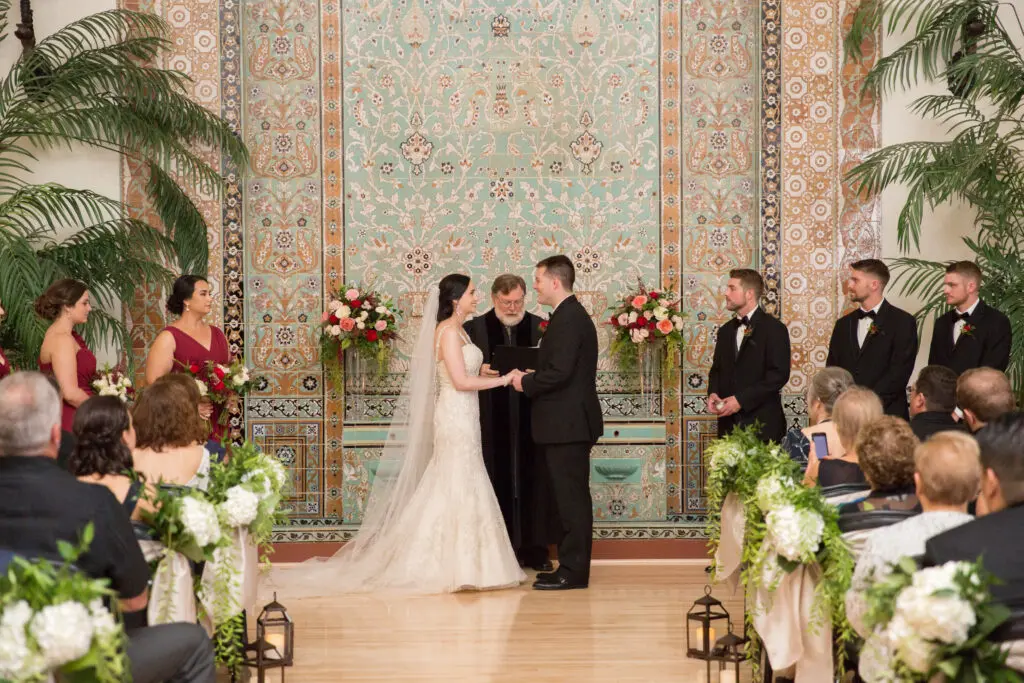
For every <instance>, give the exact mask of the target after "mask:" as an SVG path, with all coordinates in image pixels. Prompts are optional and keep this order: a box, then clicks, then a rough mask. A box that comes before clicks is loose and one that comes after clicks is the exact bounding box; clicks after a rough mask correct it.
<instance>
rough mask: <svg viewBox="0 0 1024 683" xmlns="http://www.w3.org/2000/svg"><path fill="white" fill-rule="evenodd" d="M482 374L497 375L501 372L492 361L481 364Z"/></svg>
mask: <svg viewBox="0 0 1024 683" xmlns="http://www.w3.org/2000/svg"><path fill="white" fill-rule="evenodd" d="M480 374H481V375H482V376H484V377H497V376H498V375H499V374H500V373H499V372H498V371H497V370H495V369H494V368H492V367H491V364H490V363H484V364H483V365H481V366H480Z"/></svg>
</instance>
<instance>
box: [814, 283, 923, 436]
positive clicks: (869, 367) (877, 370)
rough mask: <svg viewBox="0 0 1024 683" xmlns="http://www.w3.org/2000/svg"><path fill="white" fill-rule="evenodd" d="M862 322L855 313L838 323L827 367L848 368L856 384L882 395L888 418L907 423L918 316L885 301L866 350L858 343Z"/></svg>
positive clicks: (847, 315)
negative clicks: (858, 328) (916, 319)
mask: <svg viewBox="0 0 1024 683" xmlns="http://www.w3.org/2000/svg"><path fill="white" fill-rule="evenodd" d="M859 320H860V318H859V317H858V314H857V311H856V310H855V311H853V312H851V313H847V314H846V315H844V316H843V317H842V318H840V319H839V320H837V321H836V324H835V327H833V328H832V339H831V341H830V342H829V344H828V360H826V361H825V365H826V366H834V365H837V366H839V367H841V368H846V370H848V371H849V372H850V374H851V375H853V381H854V382H856V383H857V384H859V385H861V386H863V387H867V388H868V389H871V390H872V391H874V392H875V393H876V394H878V397H879V398H880V399H882V406H883V407H884V408H885V414H886V415H894V416H896V417H902V418H903V419H904V420H906V419H908V418H909V417H910V414H909V412H908V410H907V384H908V383H909V382H910V375H911V374H913V372H914V361H915V359H916V358H917V323H916V322H914V316H912V315H910V314H909V313H907V312H906V311H904V310H903V309H900V308H896V307H895V306H893V305H892V304H890V303H889V302H888V301H884V300H883V301H882V304H881V306H880V307H879V309H878V314H877V315H876V316H875V318H874V327H875V331H874V332H869V334H868V335H867V337H865V339H864V346H863V347H861V346H860V345H859V344H858V343H857V323H858V322H859Z"/></svg>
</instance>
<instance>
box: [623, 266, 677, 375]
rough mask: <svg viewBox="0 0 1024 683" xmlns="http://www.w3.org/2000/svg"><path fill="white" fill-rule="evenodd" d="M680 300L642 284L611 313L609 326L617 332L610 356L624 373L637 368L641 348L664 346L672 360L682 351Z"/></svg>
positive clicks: (639, 283) (673, 293) (638, 284)
mask: <svg viewBox="0 0 1024 683" xmlns="http://www.w3.org/2000/svg"><path fill="white" fill-rule="evenodd" d="M679 305H680V299H679V297H678V296H677V295H676V294H675V292H672V291H657V290H653V289H648V288H647V287H646V286H645V285H644V283H643V282H642V281H639V282H638V283H637V289H636V290H634V291H632V292H629V293H628V294H626V296H624V297H623V298H622V302H621V303H620V304H619V305H618V306H615V307H613V308H612V309H611V311H612V315H611V318H610V319H609V320H608V322H607V324H608V325H610V326H611V327H612V328H613V329H614V330H615V337H614V339H612V344H611V349H610V350H611V353H612V355H613V356H615V358H616V359H617V360H618V361H619V365H620V366H621V367H622V368H623V369H628V368H631V367H634V366H635V365H636V363H637V357H638V355H639V352H640V347H641V346H642V345H644V344H658V343H664V344H665V346H666V347H667V348H668V351H669V354H668V357H669V358H670V359H672V358H674V357H675V355H676V353H677V352H679V351H680V350H681V349H682V347H683V333H682V331H683V319H684V318H685V314H684V313H683V312H682V311H681V310H680V309H679Z"/></svg>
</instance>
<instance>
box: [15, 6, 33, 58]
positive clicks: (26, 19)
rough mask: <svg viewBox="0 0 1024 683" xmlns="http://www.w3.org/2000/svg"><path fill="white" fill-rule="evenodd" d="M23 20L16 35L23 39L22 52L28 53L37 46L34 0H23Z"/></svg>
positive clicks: (19, 23)
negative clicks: (33, 11) (33, 16)
mask: <svg viewBox="0 0 1024 683" xmlns="http://www.w3.org/2000/svg"><path fill="white" fill-rule="evenodd" d="M20 10H21V21H20V22H18V28H17V30H15V32H14V37H15V38H17V39H18V40H20V41H21V52H22V54H28V53H30V52H32V50H34V49H35V47H36V30H35V24H34V23H33V21H32V0H21V6H20Z"/></svg>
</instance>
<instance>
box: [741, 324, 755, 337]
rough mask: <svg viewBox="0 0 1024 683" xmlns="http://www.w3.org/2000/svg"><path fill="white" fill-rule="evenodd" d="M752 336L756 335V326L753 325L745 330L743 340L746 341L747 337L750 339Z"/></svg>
mask: <svg viewBox="0 0 1024 683" xmlns="http://www.w3.org/2000/svg"><path fill="white" fill-rule="evenodd" d="M752 334H754V326H753V325H747V326H746V327H744V328H743V338H744V339H746V338H747V337H749V336H750V335H752Z"/></svg>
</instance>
